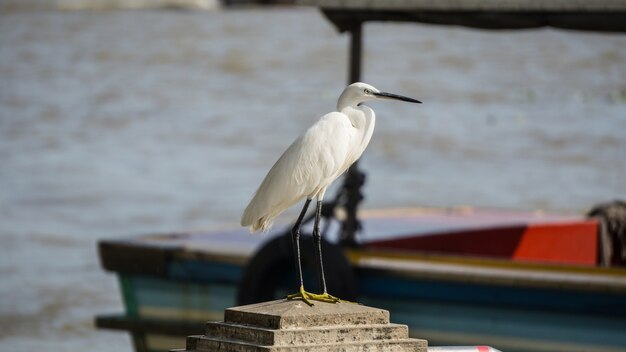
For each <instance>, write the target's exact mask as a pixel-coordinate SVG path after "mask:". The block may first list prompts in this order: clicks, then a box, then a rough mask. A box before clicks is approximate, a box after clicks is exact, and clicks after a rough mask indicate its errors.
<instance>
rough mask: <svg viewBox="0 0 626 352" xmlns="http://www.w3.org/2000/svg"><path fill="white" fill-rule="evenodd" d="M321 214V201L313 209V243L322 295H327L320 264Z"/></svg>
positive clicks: (322, 267)
mask: <svg viewBox="0 0 626 352" xmlns="http://www.w3.org/2000/svg"><path fill="white" fill-rule="evenodd" d="M321 214H322V201H321V200H318V201H317V208H316V209H315V223H314V225H313V243H314V245H315V255H316V257H317V270H318V275H319V280H320V288H321V289H322V293H327V290H326V278H325V277H324V264H323V263H322V234H321V233H320V216H321Z"/></svg>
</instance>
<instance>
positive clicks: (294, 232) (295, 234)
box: [287, 199, 337, 306]
mask: <svg viewBox="0 0 626 352" xmlns="http://www.w3.org/2000/svg"><path fill="white" fill-rule="evenodd" d="M309 203H311V199H307V200H306V203H304V208H302V212H300V216H298V220H296V223H295V225H294V226H293V228H292V229H291V239H292V241H293V250H294V255H295V259H296V272H297V273H298V281H299V282H300V288H299V289H298V292H296V293H294V294H291V295H288V296H287V299H295V298H301V299H302V300H303V301H304V302H305V303H306V304H308V305H310V306H312V305H313V302H311V300H315V301H322V302H329V303H332V302H337V300H335V299H331V298H327V297H324V296H323V295H317V294H314V293H309V292H306V291H305V290H304V280H303V279H302V263H301V261H300V226H301V225H302V219H304V215H305V214H306V211H307V209H308V207H309Z"/></svg>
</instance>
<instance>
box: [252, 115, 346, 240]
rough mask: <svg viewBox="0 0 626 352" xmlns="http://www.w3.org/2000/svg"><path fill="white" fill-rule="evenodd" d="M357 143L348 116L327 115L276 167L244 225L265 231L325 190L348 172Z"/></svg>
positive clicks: (258, 192)
mask: <svg viewBox="0 0 626 352" xmlns="http://www.w3.org/2000/svg"><path fill="white" fill-rule="evenodd" d="M353 143H354V128H353V127H352V125H351V123H350V120H349V119H348V118H347V116H346V115H344V114H342V113H339V112H333V113H329V114H326V115H324V116H323V117H322V118H320V120H319V121H318V122H317V123H315V124H314V125H313V126H311V127H310V128H309V129H308V130H307V131H306V132H305V133H304V134H303V135H302V136H300V137H298V139H296V140H295V141H294V142H293V143H292V144H291V146H289V148H287V150H286V151H285V152H284V153H283V155H282V156H281V157H280V158H279V159H278V161H277V162H276V163H275V164H274V166H272V168H271V170H270V171H269V172H268V173H267V175H266V176H265V179H264V180H263V182H262V183H261V185H260V186H259V188H258V190H257V191H256V193H255V195H254V197H253V198H252V200H251V201H250V204H248V207H246V210H245V211H244V213H243V216H242V217H241V225H242V226H250V229H251V231H257V230H263V231H265V230H267V229H268V228H269V227H270V226H271V225H272V221H273V220H274V218H275V217H276V216H278V215H279V214H280V213H282V212H283V211H285V210H286V209H287V208H289V207H291V206H292V205H294V204H295V203H297V202H298V201H300V200H302V199H303V198H305V197H308V198H313V197H315V196H316V195H317V194H318V193H319V192H320V191H324V190H325V189H326V187H327V186H328V185H329V184H330V183H331V182H332V181H333V180H334V179H335V178H337V177H338V176H339V175H340V174H341V173H342V172H344V171H345V168H344V165H345V164H346V160H347V158H348V155H349V151H350V146H351V144H353ZM348 166H349V165H348ZM342 169H343V170H342Z"/></svg>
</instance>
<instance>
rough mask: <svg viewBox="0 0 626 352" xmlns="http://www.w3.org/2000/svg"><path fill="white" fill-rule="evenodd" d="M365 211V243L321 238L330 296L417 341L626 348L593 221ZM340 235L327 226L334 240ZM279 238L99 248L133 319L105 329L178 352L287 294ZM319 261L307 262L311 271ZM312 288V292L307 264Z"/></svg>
mask: <svg viewBox="0 0 626 352" xmlns="http://www.w3.org/2000/svg"><path fill="white" fill-rule="evenodd" d="M360 217H361V223H362V231H361V233H360V237H359V243H358V245H357V246H351V247H342V246H338V245H335V244H332V243H330V242H326V243H324V246H325V248H324V250H323V252H324V253H325V256H326V257H325V262H326V264H327V265H326V267H327V272H328V273H329V275H327V279H329V282H328V285H329V291H330V292H331V293H333V294H335V295H338V296H340V297H342V298H346V299H349V300H357V301H358V302H361V303H363V304H367V305H371V306H376V307H380V308H384V309H388V310H389V311H390V312H391V317H392V319H393V320H394V322H398V323H403V324H407V325H408V326H409V328H410V331H411V334H412V335H413V336H419V337H420V338H426V339H428V340H429V342H430V344H432V345H442V344H447V345H450V344H452V345H459V344H462V345H468V344H488V345H491V346H493V347H495V348H498V349H500V350H503V351H564V350H567V351H622V350H624V349H626V337H625V336H624V334H623V331H626V299H625V298H626V270H624V269H622V268H616V267H603V266H600V265H599V263H600V262H601V258H600V251H599V249H600V247H601V242H600V239H599V238H600V236H599V233H600V227H599V223H598V221H597V220H594V219H586V218H582V217H569V216H557V215H549V214H545V213H541V212H535V213H526V212H513V211H493V210H478V209H472V208H453V209H429V208H420V209H395V210H384V211H369V212H363V213H362V214H361V216H360ZM336 227H337V223H336V222H334V221H329V228H328V231H327V236H326V238H331V239H332V238H333V235H332V234H333V233H335V232H336V231H335V230H336ZM277 230H278V231H277V232H276V233H275V234H274V235H264V236H258V235H254V236H253V235H250V234H249V233H248V232H247V230H246V229H233V230H227V231H215V232H194V233H179V234H162V235H145V236H137V237H132V238H125V239H119V240H115V239H114V240H105V241H101V242H100V255H101V260H102V264H103V266H104V268H105V269H107V270H110V271H113V272H115V273H116V274H117V275H118V277H119V282H120V287H121V291H122V295H123V298H124V304H125V307H126V312H125V313H123V314H118V315H112V316H111V315H110V316H100V317H98V318H97V325H98V326H99V327H103V328H113V329H123V330H128V331H129V332H131V334H132V336H133V340H134V342H135V347H136V350H138V351H159V350H168V349H170V348H174V347H182V346H184V337H185V336H187V335H193V334H199V333H202V331H203V327H204V322H205V321H207V320H220V319H221V318H222V312H223V310H224V309H225V308H227V307H230V306H234V305H238V304H245V303H251V302H254V301H263V300H268V299H275V298H280V297H283V296H284V295H286V294H288V293H291V292H290V291H293V287H295V282H294V280H295V274H294V272H293V269H292V267H293V258H292V254H291V238H290V236H289V235H288V231H287V230H288V227H285V228H282V229H281V228H280V227H279V228H278V229H277ZM307 249H310V250H307ZM309 252H310V255H311V256H312V252H313V250H312V244H311V245H307V244H304V245H303V254H306V253H309ZM311 259H312V258H307V255H305V256H304V258H303V261H304V265H305V268H306V267H307V266H308V263H309V262H311V261H312V260H311ZM311 266H312V263H311ZM305 284H306V286H307V288H309V287H311V288H313V290H314V288H315V285H316V279H315V277H314V275H312V271H311V270H308V271H307V272H305Z"/></svg>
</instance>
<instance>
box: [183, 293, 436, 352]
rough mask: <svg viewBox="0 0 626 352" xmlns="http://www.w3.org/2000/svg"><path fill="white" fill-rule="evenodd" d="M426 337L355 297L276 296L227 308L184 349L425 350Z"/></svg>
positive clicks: (270, 351)
mask: <svg viewBox="0 0 626 352" xmlns="http://www.w3.org/2000/svg"><path fill="white" fill-rule="evenodd" d="M427 345H428V343H427V341H426V340H419V339H412V338H409V331H408V327H407V326H406V325H399V324H392V323H390V322H389V312H388V311H386V310H383V309H377V308H371V307H366V306H362V305H359V304H354V303H344V302H340V303H335V304H333V303H323V302H315V305H314V306H312V307H309V306H308V305H306V304H305V303H304V302H302V301H300V300H278V301H271V302H264V303H257V304H251V305H247V306H240V307H234V308H228V309H226V311H225V314H224V321H223V322H210V323H207V329H206V333H205V334H204V335H199V336H189V337H188V338H187V347H186V349H185V350H183V351H187V352H226V351H228V352H252V351H254V352H261V351H264V352H265V351H267V352H274V351H276V352H279V351H280V352H296V351H305V352H306V351H319V352H325V351H343V352H351V351H354V352H357V351H359V352H363V351H379V352H392V351H393V352H405V351H406V352H409V351H410V352H426V351H427Z"/></svg>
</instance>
